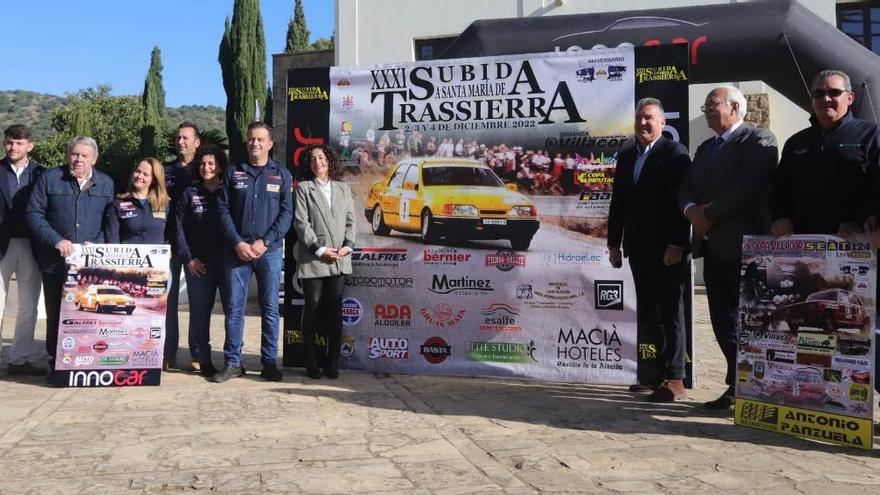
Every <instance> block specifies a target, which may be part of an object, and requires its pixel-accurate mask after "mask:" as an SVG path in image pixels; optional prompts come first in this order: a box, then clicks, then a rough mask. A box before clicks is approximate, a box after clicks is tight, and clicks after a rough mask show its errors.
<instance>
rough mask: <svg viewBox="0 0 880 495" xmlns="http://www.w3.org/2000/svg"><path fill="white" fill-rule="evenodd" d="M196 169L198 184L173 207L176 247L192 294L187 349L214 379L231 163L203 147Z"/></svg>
mask: <svg viewBox="0 0 880 495" xmlns="http://www.w3.org/2000/svg"><path fill="white" fill-rule="evenodd" d="M196 162H197V163H198V168H193V178H194V182H195V183H194V184H193V185H191V186H189V187H187V188H186V189H184V190H183V193H182V194H181V195H180V197H179V198H178V199H177V206H176V207H175V212H176V217H175V221H174V226H175V229H174V231H175V241H176V242H175V245H176V246H177V255H178V257H179V258H180V262H181V264H182V265H183V266H184V267H185V268H184V275H185V276H186V287H187V289H186V290H187V296H188V297H189V349H190V354H191V355H192V359H193V361H194V362H196V363H198V364H199V372H200V373H201V374H202V376H205V377H208V378H211V377H213V376H214V375H215V374H216V373H217V369H216V368H215V367H214V365H213V364H212V363H211V343H210V338H211V328H210V327H211V311H212V310H213V309H214V301H215V299H216V297H217V292H218V291H219V292H220V303H221V304H222V305H223V310H224V312H225V311H226V307H227V303H226V301H227V299H226V291H225V289H224V278H225V277H224V273H223V250H222V249H218V246H222V245H223V230H222V226H221V224H220V220H219V211H218V208H217V193H218V191H219V189H220V186H221V178H222V177H223V173H224V172H225V170H226V168H227V165H228V163H227V162H228V161H227V158H226V153H224V152H223V151H222V150H218V149H211V148H208V149H205V148H200V149H199V153H198V155H197V158H196Z"/></svg>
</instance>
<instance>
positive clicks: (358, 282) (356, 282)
mask: <svg viewBox="0 0 880 495" xmlns="http://www.w3.org/2000/svg"><path fill="white" fill-rule="evenodd" d="M345 285H348V286H351V287H372V288H374V289H412V286H413V278H412V277H360V276H354V277H346V278H345Z"/></svg>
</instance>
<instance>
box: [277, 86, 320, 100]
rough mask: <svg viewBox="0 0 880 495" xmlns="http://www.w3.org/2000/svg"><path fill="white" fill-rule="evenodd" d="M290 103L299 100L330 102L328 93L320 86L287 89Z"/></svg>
mask: <svg viewBox="0 0 880 495" xmlns="http://www.w3.org/2000/svg"><path fill="white" fill-rule="evenodd" d="M287 99H288V101H297V100H329V99H330V98H329V97H328V96H327V91H325V90H324V88H322V87H320V86H300V87H295V88H287Z"/></svg>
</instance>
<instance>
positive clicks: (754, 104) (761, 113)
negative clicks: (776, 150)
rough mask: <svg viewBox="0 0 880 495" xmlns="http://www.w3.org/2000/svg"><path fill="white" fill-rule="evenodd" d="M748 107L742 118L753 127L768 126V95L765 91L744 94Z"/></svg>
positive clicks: (767, 127) (765, 127)
mask: <svg viewBox="0 0 880 495" xmlns="http://www.w3.org/2000/svg"><path fill="white" fill-rule="evenodd" d="M745 96H746V102H747V103H748V109H747V111H746V118H745V119H743V120H745V121H746V122H747V123H749V124H752V125H754V126H755V127H761V128H763V129H769V128H770V96H769V95H767V93H755V94H751V95H745Z"/></svg>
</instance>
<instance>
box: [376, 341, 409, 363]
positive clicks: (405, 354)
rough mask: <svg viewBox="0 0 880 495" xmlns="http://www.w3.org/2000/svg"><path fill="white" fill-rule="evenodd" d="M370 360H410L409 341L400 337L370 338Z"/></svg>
mask: <svg viewBox="0 0 880 495" xmlns="http://www.w3.org/2000/svg"><path fill="white" fill-rule="evenodd" d="M367 345H368V346H369V348H370V353H369V357H370V359H409V340H408V339H404V338H399V337H369V338H368V339H367Z"/></svg>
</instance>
